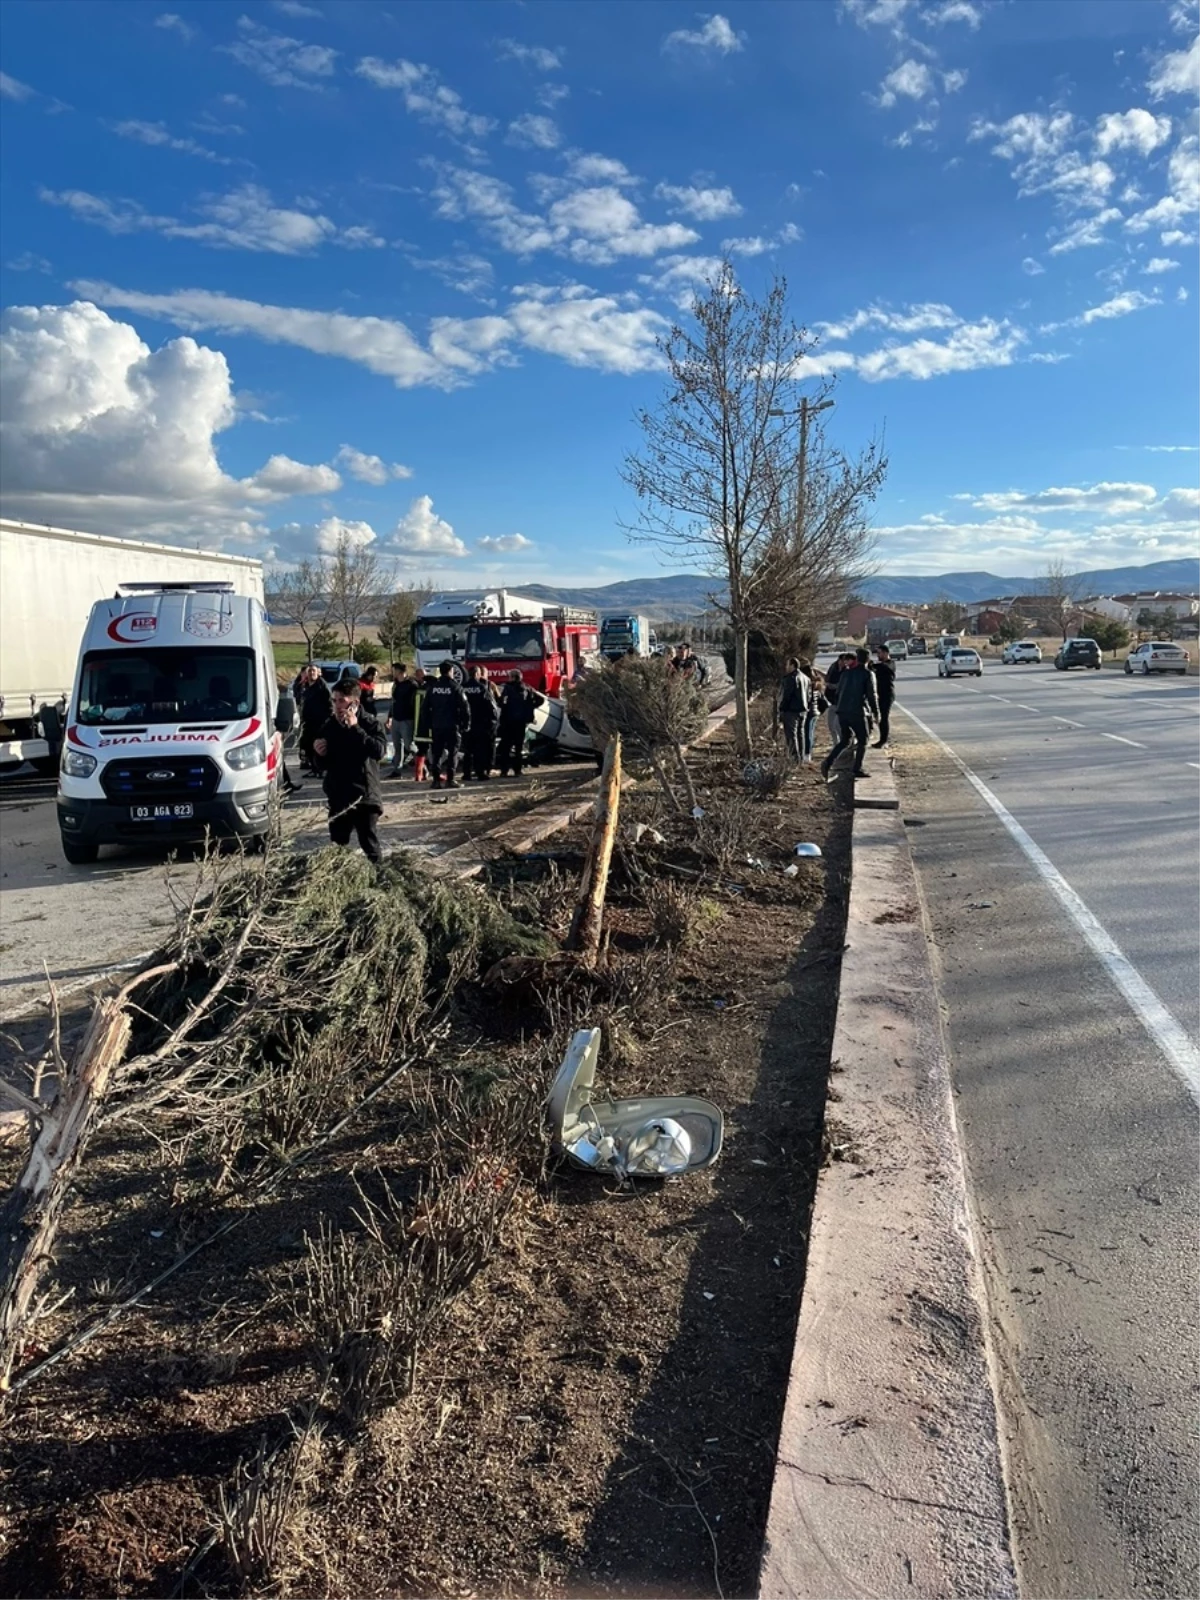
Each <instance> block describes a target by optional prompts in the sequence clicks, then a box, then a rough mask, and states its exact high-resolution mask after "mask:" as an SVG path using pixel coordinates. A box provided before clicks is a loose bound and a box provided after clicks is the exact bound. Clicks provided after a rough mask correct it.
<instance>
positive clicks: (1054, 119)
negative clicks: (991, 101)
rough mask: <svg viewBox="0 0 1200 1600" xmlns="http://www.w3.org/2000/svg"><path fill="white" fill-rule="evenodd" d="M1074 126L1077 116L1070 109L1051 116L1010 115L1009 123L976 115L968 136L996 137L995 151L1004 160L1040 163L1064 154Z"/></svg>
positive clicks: (1041, 114) (972, 137)
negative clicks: (992, 120)
mask: <svg viewBox="0 0 1200 1600" xmlns="http://www.w3.org/2000/svg"><path fill="white" fill-rule="evenodd" d="M1074 126H1075V119H1074V117H1072V115H1071V113H1070V112H1069V111H1055V112H1053V113H1051V114H1050V115H1045V114H1044V113H1042V112H1040V111H1022V112H1019V113H1018V114H1017V115H1016V116H1015V117H1009V119H1008V121H1007V122H986V121H984V120H983V119H982V118H977V119H976V120H975V121H974V122H973V123H972V125H971V131H970V134H969V136H968V137H969V138H971V139H995V140H996V143H995V144H994V145H993V146H992V154H993V155H996V156H1000V157H1001V158H1002V159H1003V160H1005V161H1013V162H1016V163H1018V164H1025V163H1029V162H1034V163H1041V162H1044V161H1047V160H1050V159H1052V158H1053V157H1055V156H1057V155H1059V154H1060V153H1061V151H1062V150H1063V149H1064V148H1065V146H1066V143H1067V140H1068V139H1069V138H1070V136H1071V133H1072V130H1073V129H1074Z"/></svg>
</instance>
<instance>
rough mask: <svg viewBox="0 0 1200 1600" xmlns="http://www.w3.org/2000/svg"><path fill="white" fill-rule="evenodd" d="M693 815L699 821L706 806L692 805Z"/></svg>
mask: <svg viewBox="0 0 1200 1600" xmlns="http://www.w3.org/2000/svg"><path fill="white" fill-rule="evenodd" d="M692 816H693V817H695V819H696V821H697V822H699V821H700V820H701V819H702V818H703V816H704V807H703V806H693V807H692Z"/></svg>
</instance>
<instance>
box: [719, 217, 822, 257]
mask: <svg viewBox="0 0 1200 1600" xmlns="http://www.w3.org/2000/svg"><path fill="white" fill-rule="evenodd" d="M802 237H803V235H802V234H801V232H800V229H799V228H798V227H797V226H796V224H795V223H794V222H785V223H784V225H783V227H782V228H780V230H779V232H778V233H776V234H774V235H772V236H771V237H770V238H764V236H763V235H762V234H759V233H754V234H750V235H749V236H748V237H746V238H742V239H722V241H721V249H722V250H723V251H724V252H725V254H726V255H727V256H764V255H766V253H767V251H768V250H774V249H776V248H777V247H778V246H779V245H781V244H795V243H796V241H797V240H798V239H800V238H802Z"/></svg>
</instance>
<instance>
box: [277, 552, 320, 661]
mask: <svg viewBox="0 0 1200 1600" xmlns="http://www.w3.org/2000/svg"><path fill="white" fill-rule="evenodd" d="M328 592H329V569H328V567H327V566H326V565H325V562H324V561H323V560H322V559H321V558H320V557H319V556H318V557H317V559H316V560H315V561H313V560H306V561H301V562H300V564H299V566H296V567H290V568H283V567H278V568H276V569H275V570H274V571H273V572H272V573H270V575H269V576H268V579H267V610H268V611H269V613H270V614H271V616H272V617H274V618H275V619H276V620H278V621H280V622H290V623H291V624H292V626H293V627H295V628H299V629H300V632H301V633H302V634H303V635H304V648H305V650H306V652H307V654H308V659H309V660H310V661H311V660H312V658H313V640H314V638H315V637H316V635H317V634H318V633H319V632H320V630H321V627H322V626H323V624H324V622H325V602H326V596H327V594H328Z"/></svg>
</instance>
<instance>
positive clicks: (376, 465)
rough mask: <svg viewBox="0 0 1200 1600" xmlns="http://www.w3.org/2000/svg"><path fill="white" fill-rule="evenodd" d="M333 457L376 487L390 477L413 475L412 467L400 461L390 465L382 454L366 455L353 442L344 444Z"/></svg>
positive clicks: (352, 474)
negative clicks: (403, 464)
mask: <svg viewBox="0 0 1200 1600" xmlns="http://www.w3.org/2000/svg"><path fill="white" fill-rule="evenodd" d="M333 459H334V460H335V461H336V462H337V464H338V466H339V467H341V468H343V469H344V470H345V471H346V472H348V473H349V474H350V476H351V477H352V478H357V479H358V481H359V482H360V483H370V484H374V485H375V487H376V488H380V487H382V485H383V484H385V483H387V482H388V480H389V479H390V478H411V477H412V475H413V469H412V468H411V467H405V466H402V465H401V464H400V463H399V462H398V461H393V462H392V464H391V465H390V466H389V465H388V463H387V462H386V461H384V459H383V457H382V456H372V455H366V454H365V453H364V452H363V451H362V450H356V449H355V448H354V446H353V445H352V444H344V445H342V446H341V448H340V449H339V450H338V453H337V455H336V456H334V458H333Z"/></svg>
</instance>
